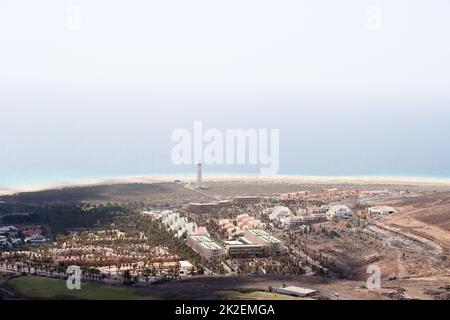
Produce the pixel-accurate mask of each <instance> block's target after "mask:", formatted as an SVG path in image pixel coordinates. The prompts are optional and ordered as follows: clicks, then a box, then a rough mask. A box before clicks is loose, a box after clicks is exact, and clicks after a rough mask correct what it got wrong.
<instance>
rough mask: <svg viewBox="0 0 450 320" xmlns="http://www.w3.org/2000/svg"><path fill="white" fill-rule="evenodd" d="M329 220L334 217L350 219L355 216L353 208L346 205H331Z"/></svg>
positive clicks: (328, 212)
mask: <svg viewBox="0 0 450 320" xmlns="http://www.w3.org/2000/svg"><path fill="white" fill-rule="evenodd" d="M326 214H327V217H328V220H333V219H348V218H351V217H352V216H353V214H352V210H350V208H349V207H347V206H344V205H334V206H330V208H329V209H328V211H327V213H326Z"/></svg>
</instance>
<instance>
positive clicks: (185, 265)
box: [178, 260, 194, 275]
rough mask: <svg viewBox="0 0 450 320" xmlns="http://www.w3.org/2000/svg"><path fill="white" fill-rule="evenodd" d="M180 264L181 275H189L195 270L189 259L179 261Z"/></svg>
mask: <svg viewBox="0 0 450 320" xmlns="http://www.w3.org/2000/svg"><path fill="white" fill-rule="evenodd" d="M178 263H179V264H180V275H188V274H189V273H191V272H192V271H194V266H193V265H192V263H190V262H189V261H187V260H181V261H178Z"/></svg>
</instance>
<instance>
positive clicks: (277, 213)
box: [269, 206, 293, 220]
mask: <svg viewBox="0 0 450 320" xmlns="http://www.w3.org/2000/svg"><path fill="white" fill-rule="evenodd" d="M291 216H293V214H292V212H291V210H289V208H287V207H282V206H279V207H275V208H274V209H273V211H272V212H271V213H270V214H269V219H270V220H280V219H282V218H289V217H291Z"/></svg>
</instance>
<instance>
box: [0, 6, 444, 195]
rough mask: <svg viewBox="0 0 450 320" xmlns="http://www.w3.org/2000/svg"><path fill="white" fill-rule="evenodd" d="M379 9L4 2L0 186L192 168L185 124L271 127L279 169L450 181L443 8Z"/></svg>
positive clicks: (216, 168) (234, 169)
mask: <svg viewBox="0 0 450 320" xmlns="http://www.w3.org/2000/svg"><path fill="white" fill-rule="evenodd" d="M375 2H376V3H375V5H377V6H379V9H380V10H376V11H377V12H379V13H382V16H379V17H378V18H377V19H379V20H378V22H377V24H376V26H377V28H376V30H374V29H372V28H371V27H370V25H368V23H367V22H368V19H369V18H373V17H369V16H368V8H369V7H370V6H373V5H374V3H373V1H369V0H367V1H366V0H348V1H344V2H341V1H334V0H320V1H301V0H282V1H260V0H248V1H238V0H229V1H207V0H198V1H185V0H183V1H182V0H174V1H144V0H136V1H133V5H129V4H128V3H127V2H126V1H118V2H117V1H107V0H97V1H84V0H82V1H79V3H77V4H73V3H71V2H70V1H66V3H64V1H63V3H60V4H56V3H55V1H50V0H41V1H28V2H27V6H26V7H27V9H26V10H24V9H23V4H22V3H21V2H20V1H2V2H0V39H2V50H1V51H0V70H1V72H0V188H13V187H17V186H24V185H33V184H42V183H52V182H67V181H73V180H83V179H93V178H107V177H117V176H119V177H120V176H140V175H167V174H183V173H191V174H195V170H196V168H195V163H193V164H192V165H182V166H176V165H174V164H173V163H172V161H171V150H172V147H173V143H172V142H171V134H172V132H173V131H174V130H176V129H179V128H184V129H187V130H193V128H192V127H193V122H194V121H202V123H203V125H204V127H205V129H207V128H217V129H219V130H221V131H223V130H226V129H243V130H246V129H249V128H253V129H269V130H270V129H279V131H280V146H279V147H280V148H279V151H280V156H279V174H280V175H290V174H291V175H313V176H419V177H450V90H449V84H450V59H449V56H450V42H449V41H448V39H450V19H448V17H449V14H450V1H447V0H432V1H429V2H424V1H422V0H410V1H387V0H380V1H375ZM66 5H67V6H69V5H76V6H79V9H80V10H79V11H80V13H81V17H80V21H81V24H80V26H79V28H78V29H76V30H73V29H72V28H69V27H68V25H67V23H66V22H67V21H66V20H67V18H68V17H67V16H66V14H67V13H66V12H67V10H66V9H67V8H66ZM259 169H260V166H259V165H255V166H251V165H230V166H221V165H211V166H208V165H206V166H205V168H204V172H205V175H207V174H208V173H213V172H224V173H235V174H239V173H241V174H243V173H251V174H258V173H259Z"/></svg>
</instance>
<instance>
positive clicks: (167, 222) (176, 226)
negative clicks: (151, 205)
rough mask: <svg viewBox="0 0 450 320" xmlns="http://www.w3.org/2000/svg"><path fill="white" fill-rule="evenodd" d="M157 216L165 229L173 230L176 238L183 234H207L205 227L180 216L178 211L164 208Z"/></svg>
mask: <svg viewBox="0 0 450 320" xmlns="http://www.w3.org/2000/svg"><path fill="white" fill-rule="evenodd" d="M159 217H160V219H161V222H162V224H163V225H164V226H165V227H166V228H167V230H170V231H172V232H174V233H175V236H176V237H177V238H181V237H182V236H183V235H185V234H186V235H192V234H205V235H209V233H208V230H207V229H206V228H205V227H199V226H197V224H196V223H195V222H189V221H188V219H187V218H186V217H181V216H180V214H179V213H178V212H172V211H171V210H165V211H163V212H161V213H160V216H159Z"/></svg>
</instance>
